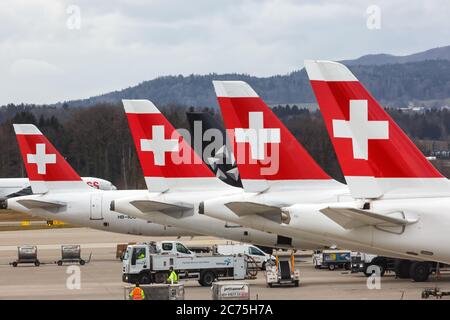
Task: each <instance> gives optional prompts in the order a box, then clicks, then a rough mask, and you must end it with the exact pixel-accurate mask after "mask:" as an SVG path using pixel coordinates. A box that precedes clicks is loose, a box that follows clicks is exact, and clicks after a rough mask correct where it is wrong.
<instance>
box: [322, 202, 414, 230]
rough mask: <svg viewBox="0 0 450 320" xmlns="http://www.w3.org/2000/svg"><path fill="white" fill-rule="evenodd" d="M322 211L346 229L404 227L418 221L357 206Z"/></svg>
mask: <svg viewBox="0 0 450 320" xmlns="http://www.w3.org/2000/svg"><path fill="white" fill-rule="evenodd" d="M320 212H322V213H323V214H324V215H326V216H327V217H328V218H330V219H331V220H333V221H334V222H336V223H337V224H339V225H340V226H342V227H343V228H344V229H355V228H359V227H365V226H379V227H402V226H406V225H408V224H412V223H415V222H417V219H405V218H401V217H393V214H392V215H385V214H379V213H374V212H370V211H366V210H361V209H355V208H330V207H328V208H325V209H322V210H320ZM397 213H399V212H397Z"/></svg>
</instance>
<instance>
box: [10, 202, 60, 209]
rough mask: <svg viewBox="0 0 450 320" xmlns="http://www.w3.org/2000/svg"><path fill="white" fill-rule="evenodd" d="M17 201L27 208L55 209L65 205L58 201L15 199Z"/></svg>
mask: <svg viewBox="0 0 450 320" xmlns="http://www.w3.org/2000/svg"><path fill="white" fill-rule="evenodd" d="M17 203H19V204H20V205H22V206H24V207H25V208H27V209H44V210H55V209H59V208H63V207H65V206H66V204H65V203H64V202H60V201H41V200H32V199H24V200H17Z"/></svg>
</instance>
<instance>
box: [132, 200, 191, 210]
mask: <svg viewBox="0 0 450 320" xmlns="http://www.w3.org/2000/svg"><path fill="white" fill-rule="evenodd" d="M130 203H131V204H132V205H133V206H135V207H136V208H137V209H138V210H140V211H141V212H143V213H145V212H155V211H158V212H163V213H170V212H173V211H180V210H190V209H193V208H194V207H193V206H191V205H188V204H184V203H183V204H179V203H177V204H175V203H167V202H160V201H152V200H135V201H131V202H130Z"/></svg>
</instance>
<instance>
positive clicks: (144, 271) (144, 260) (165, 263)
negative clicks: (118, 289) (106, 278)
mask: <svg viewBox="0 0 450 320" xmlns="http://www.w3.org/2000/svg"><path fill="white" fill-rule="evenodd" d="M182 248H184V249H186V247H185V246H184V245H183V244H182V243H180V242H176V241H165V242H161V243H145V244H135V245H129V246H128V247H127V250H126V252H125V255H124V259H123V270H122V272H123V274H122V280H123V281H124V282H127V283H136V282H138V283H140V284H150V283H165V282H166V281H167V278H168V276H169V273H170V271H169V270H170V267H172V268H173V269H174V270H175V272H176V273H177V274H178V277H179V278H180V279H193V280H198V282H199V283H200V284H201V285H202V286H211V284H212V283H213V282H214V281H216V280H243V279H246V278H248V276H247V270H248V261H247V257H246V256H245V255H219V254H204V255H203V254H201V255H197V254H194V253H192V252H190V251H189V250H188V249H186V251H185V252H183V253H181V252H179V249H181V250H183V251H184V249H182ZM164 249H166V250H164ZM169 249H171V250H169Z"/></svg>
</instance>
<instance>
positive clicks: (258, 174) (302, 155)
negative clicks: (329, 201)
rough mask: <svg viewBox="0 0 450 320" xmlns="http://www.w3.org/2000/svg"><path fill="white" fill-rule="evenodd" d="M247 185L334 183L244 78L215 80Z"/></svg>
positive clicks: (257, 187) (261, 188) (259, 187)
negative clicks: (241, 79) (242, 79)
mask: <svg viewBox="0 0 450 320" xmlns="http://www.w3.org/2000/svg"><path fill="white" fill-rule="evenodd" d="M213 85H214V89H215V91H216V95H217V99H218V101H219V105H220V108H221V111H222V116H223V119H224V122H225V126H226V128H227V132H228V133H229V135H230V136H231V139H230V140H231V141H233V149H234V154H235V158H236V161H237V164H238V168H239V173H240V175H241V179H242V183H243V186H244V189H246V190H247V191H255V192H260V191H264V190H266V189H268V188H269V187H270V188H273V187H276V186H281V185H282V186H284V187H289V186H294V187H298V186H299V185H303V186H304V185H307V184H308V183H315V182H317V181H319V182H321V183H324V182H325V183H331V184H332V183H334V181H333V180H332V179H331V178H330V177H329V176H328V175H327V174H326V173H325V172H324V171H323V170H322V168H320V166H319V165H318V164H317V163H316V161H314V159H313V158H312V157H311V156H310V155H309V153H308V152H307V151H306V150H305V149H304V148H303V146H302V145H301V144H300V143H299V142H298V141H297V139H296V138H295V137H294V136H293V135H292V134H291V133H290V132H289V130H288V129H287V128H286V127H285V126H284V125H283V123H282V122H281V121H280V120H279V119H278V117H277V116H276V115H275V114H274V113H273V112H272V110H271V109H270V108H269V107H268V106H267V105H266V104H265V103H264V101H263V100H262V99H261V98H260V97H259V96H258V94H257V93H256V92H255V91H254V90H253V89H252V88H251V87H250V86H249V85H248V84H247V83H245V82H243V81H213Z"/></svg>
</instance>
